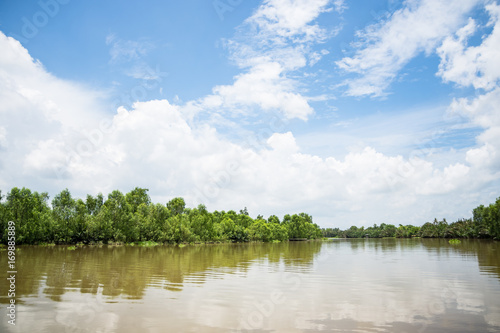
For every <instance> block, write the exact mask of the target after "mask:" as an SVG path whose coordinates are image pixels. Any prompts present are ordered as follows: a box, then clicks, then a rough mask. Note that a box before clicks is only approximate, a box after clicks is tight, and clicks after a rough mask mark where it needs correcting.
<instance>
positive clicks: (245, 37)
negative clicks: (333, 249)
mask: <svg viewBox="0 0 500 333" xmlns="http://www.w3.org/2000/svg"><path fill="white" fill-rule="evenodd" d="M498 59H500V3H498V1H490V0H462V1H453V2H450V1H444V0H420V1H418V0H407V1H396V0H388V1H378V0H377V1H375V0H369V1H368V0H364V1H348V0H264V1H257V0H215V1H212V0H210V1H208V0H204V1H201V0H186V1H160V0H148V1H142V2H139V1H123V0H121V1H117V0H108V1H96V0H88V1H77V0H40V1H16V0H0V189H1V190H2V194H5V193H8V191H10V189H11V188H13V187H27V188H30V189H31V190H33V191H38V192H48V193H49V195H50V197H51V198H53V197H54V196H55V195H57V194H58V193H60V192H61V191H62V190H63V189H65V188H68V189H69V190H70V191H71V193H72V194H73V196H74V197H77V198H85V196H86V194H91V195H96V194H98V193H99V192H102V193H103V194H105V195H107V194H108V193H110V192H111V191H113V190H115V189H117V190H120V191H122V192H123V193H126V192H128V191H130V190H132V189H133V188H135V187H141V188H147V189H149V194H150V196H151V199H152V200H153V202H158V203H166V202H168V201H169V200H170V199H172V198H174V197H183V198H184V199H185V201H186V203H187V206H189V207H196V206H197V205H199V204H204V205H205V206H206V207H207V208H208V209H209V210H211V211H213V210H226V211H227V210H230V209H233V210H235V211H239V210H240V209H243V208H244V207H247V209H248V212H249V213H250V215H251V216H252V217H256V216H257V215H258V214H260V215H263V216H264V217H268V216H269V215H272V214H275V215H278V216H279V217H282V216H283V215H284V214H293V213H300V212H306V213H308V214H310V215H312V216H313V220H314V222H316V223H318V224H319V225H320V226H321V227H325V228H326V227H339V228H341V229H345V228H348V227H350V226H351V225H356V226H371V225H373V224H381V223H391V224H395V225H398V224H414V225H422V224H423V223H425V222H428V221H432V220H433V219H434V218H438V219H442V218H446V219H447V220H448V221H449V222H451V221H455V220H457V219H460V218H469V217H471V215H472V209H473V208H475V207H476V206H478V205H480V204H489V203H491V202H493V201H494V200H495V199H496V198H498V197H500V87H499V82H500V80H499V79H500V61H498Z"/></svg>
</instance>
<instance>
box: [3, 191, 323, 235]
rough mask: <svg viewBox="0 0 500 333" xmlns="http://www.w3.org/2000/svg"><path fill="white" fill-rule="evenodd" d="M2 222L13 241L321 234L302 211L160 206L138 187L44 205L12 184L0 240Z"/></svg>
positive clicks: (44, 199)
mask: <svg viewBox="0 0 500 333" xmlns="http://www.w3.org/2000/svg"><path fill="white" fill-rule="evenodd" d="M4 198H6V200H3V199H4ZM8 221H14V222H15V225H16V243H18V244H41V243H55V244H77V243H85V244H89V243H116V242H120V243H132V242H146V241H151V242H157V243H182V242H246V241H264V242H271V241H286V240H288V239H289V238H307V239H315V238H320V237H322V234H321V229H320V228H319V226H318V225H317V224H315V223H313V221H312V217H311V216H309V215H307V214H305V213H301V214H294V215H291V216H290V215H286V216H285V218H283V222H280V219H279V218H278V217H277V216H275V215H271V216H270V217H269V219H267V220H266V219H264V218H263V217H262V216H261V215H259V216H258V217H257V218H256V219H253V218H252V217H250V215H249V213H248V210H247V208H246V207H245V208H243V209H241V210H240V211H239V213H236V212H235V211H233V210H229V211H227V212H226V211H220V212H219V211H214V212H209V211H208V210H207V208H206V207H205V206H204V205H199V206H198V207H197V208H187V207H186V203H185V201H184V199H183V198H180V197H177V198H173V199H171V200H170V201H169V202H167V203H166V204H160V203H152V202H151V198H150V197H149V195H148V189H144V188H139V187H136V188H135V189H133V190H131V191H130V192H128V193H126V194H123V193H122V192H120V191H118V190H115V191H112V192H111V193H109V194H108V196H107V199H105V196H104V195H103V194H101V193H99V194H98V195H97V196H92V195H87V196H86V198H85V199H84V200H83V199H77V198H74V197H73V196H72V195H71V193H70V191H69V190H68V189H64V190H63V191H61V193H59V194H57V195H56V196H55V197H54V198H53V199H52V201H51V202H50V204H49V196H48V194H47V193H45V192H44V193H38V192H32V191H31V190H29V189H27V188H22V189H19V188H17V187H15V188H12V189H11V191H10V192H9V193H8V194H7V196H3V195H2V192H1V191H0V240H1V242H2V243H4V244H6V243H7V230H8V229H7V227H8Z"/></svg>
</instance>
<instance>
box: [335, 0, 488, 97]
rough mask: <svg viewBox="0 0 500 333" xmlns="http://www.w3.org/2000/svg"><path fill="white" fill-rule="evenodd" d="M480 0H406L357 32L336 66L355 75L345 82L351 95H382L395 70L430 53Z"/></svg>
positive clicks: (393, 76) (394, 76)
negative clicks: (384, 17)
mask: <svg viewBox="0 0 500 333" xmlns="http://www.w3.org/2000/svg"><path fill="white" fill-rule="evenodd" d="M481 2H482V1H480V0H464V1H459V2H454V3H453V5H450V3H449V1H445V0H423V1H406V2H405V5H404V7H403V8H401V9H399V10H397V11H395V12H394V13H392V14H391V15H390V16H389V17H388V19H387V20H385V21H382V22H379V23H375V24H373V25H370V26H368V27H367V28H365V29H364V30H362V31H359V32H358V37H359V40H360V42H358V43H356V44H353V47H354V48H355V49H357V50H356V52H355V54H354V55H353V56H352V57H345V58H343V59H341V60H339V61H337V62H336V64H337V66H338V67H339V68H340V69H342V70H344V71H346V72H348V73H354V74H356V75H358V77H356V78H352V79H348V80H347V81H345V83H344V84H345V85H347V87H348V89H347V94H348V95H352V96H383V95H384V94H386V90H387V88H388V87H389V85H390V84H391V82H392V81H393V80H394V79H395V78H396V76H397V74H398V72H399V71H400V70H401V69H402V68H403V67H404V66H405V65H406V64H407V63H408V62H409V61H410V60H411V59H413V58H414V57H415V56H417V55H418V54H420V53H422V52H425V53H426V54H430V53H431V52H433V51H434V49H435V48H436V47H437V46H438V45H439V43H440V42H441V41H442V40H443V39H444V38H445V37H447V36H448V35H449V34H450V33H451V32H453V31H455V30H456V28H458V27H459V26H460V25H461V23H462V22H463V21H464V20H466V15H467V13H469V12H470V11H471V10H472V9H473V8H474V6H476V5H477V4H479V3H481Z"/></svg>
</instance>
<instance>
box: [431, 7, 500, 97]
mask: <svg viewBox="0 0 500 333" xmlns="http://www.w3.org/2000/svg"><path fill="white" fill-rule="evenodd" d="M486 10H487V12H488V14H489V15H490V21H489V22H488V26H492V27H493V30H492V32H491V33H490V34H489V35H487V36H486V37H485V38H484V39H483V40H482V42H481V44H480V45H479V46H468V45H467V42H468V39H469V38H470V37H471V36H472V35H473V34H474V33H475V32H476V30H477V28H478V26H477V23H476V22H475V21H474V20H473V19H469V22H468V24H467V25H465V26H464V27H462V28H461V29H459V30H458V31H457V33H456V34H455V36H449V37H447V38H446V39H445V40H444V41H443V43H442V45H441V46H440V47H439V48H438V49H437V53H438V55H439V56H440V58H441V63H440V65H439V72H438V73H437V74H438V75H439V76H441V77H442V78H443V80H444V81H446V82H455V83H457V84H459V85H461V86H473V87H474V88H476V89H485V90H491V89H493V88H495V87H497V85H498V80H499V79H500V64H499V61H498V59H500V6H499V5H496V4H489V5H487V6H486Z"/></svg>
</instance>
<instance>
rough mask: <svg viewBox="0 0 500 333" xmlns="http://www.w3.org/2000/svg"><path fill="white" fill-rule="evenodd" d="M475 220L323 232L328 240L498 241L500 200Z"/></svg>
mask: <svg viewBox="0 0 500 333" xmlns="http://www.w3.org/2000/svg"><path fill="white" fill-rule="evenodd" d="M472 215H473V217H472V218H471V219H461V220H458V221H456V222H453V223H448V222H447V221H446V219H443V220H442V221H438V220H437V219H434V221H433V222H432V223H431V222H427V223H425V224H424V225H422V226H421V227H418V226H413V225H401V224H400V225H399V226H398V227H395V226H394V225H392V224H385V223H382V224H381V225H379V226H377V225H376V224H375V225H373V227H369V228H366V229H365V228H364V227H360V228H358V227H356V226H352V227H350V228H349V229H347V230H340V229H339V228H327V229H323V230H322V231H323V236H324V237H341V238H363V237H368V238H380V237H399V238H410V237H423V238H494V239H500V198H498V199H497V200H496V202H495V203H492V204H490V205H489V206H487V207H485V206H483V205H481V206H479V207H476V208H475V209H474V210H473V211H472Z"/></svg>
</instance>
